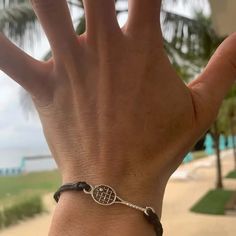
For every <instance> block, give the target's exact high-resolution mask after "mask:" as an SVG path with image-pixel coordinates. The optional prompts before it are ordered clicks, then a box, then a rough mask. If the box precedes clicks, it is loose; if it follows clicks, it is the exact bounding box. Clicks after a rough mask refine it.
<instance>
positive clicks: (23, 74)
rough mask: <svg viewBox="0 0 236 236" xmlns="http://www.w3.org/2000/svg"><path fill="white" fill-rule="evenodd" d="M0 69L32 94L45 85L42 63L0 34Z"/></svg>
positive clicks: (35, 93)
mask: <svg viewBox="0 0 236 236" xmlns="http://www.w3.org/2000/svg"><path fill="white" fill-rule="evenodd" d="M0 69H1V70H2V71H3V72H5V73H6V74H7V75H9V76H10V77H11V78H12V79H14V80H15V81H16V82H17V83H18V84H20V85H21V86H22V87H23V88H25V89H26V90H27V91H28V92H30V93H31V94H32V95H34V96H37V94H38V93H39V91H40V89H41V87H42V88H45V87H46V83H45V82H46V81H45V77H44V76H43V75H42V72H43V71H45V69H43V67H42V64H41V63H40V62H39V61H37V60H35V59H33V58H32V57H30V56H29V55H27V54H26V53H24V52H23V51H22V50H20V49H19V48H18V47H16V46H15V45H14V44H13V43H11V42H10V41H9V40H8V39H7V38H6V37H5V36H3V35H2V34H0Z"/></svg>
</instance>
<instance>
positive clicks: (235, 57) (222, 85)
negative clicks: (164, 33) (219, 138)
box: [188, 33, 236, 129]
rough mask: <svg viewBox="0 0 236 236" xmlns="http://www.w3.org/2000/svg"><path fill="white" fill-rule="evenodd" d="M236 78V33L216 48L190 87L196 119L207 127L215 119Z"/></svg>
mask: <svg viewBox="0 0 236 236" xmlns="http://www.w3.org/2000/svg"><path fill="white" fill-rule="evenodd" d="M235 79H236V33H235V34H233V35H231V36H229V37H228V38H227V39H226V40H225V41H224V42H223V43H222V44H221V45H220V46H219V48H218V49H217V50H216V52H215V54H214V55H213V56H212V58H211V60H210V61H209V63H208V65H207V67H206V68H205V70H204V71H203V72H202V74H201V75H200V76H199V77H198V78H197V79H196V80H194V81H192V82H191V83H190V84H189V85H188V87H189V89H190V92H191V94H192V98H193V105H194V107H195V115H196V121H198V122H200V123H201V124H202V125H203V126H205V129H207V128H208V127H209V125H210V124H211V123H212V122H213V121H214V119H215V118H216V115H217V113H218V110H219V108H220V105H221V103H222V101H223V99H224V97H225V96H226V94H227V93H228V91H229V89H230V88H231V87H232V85H233V84H234V82H235Z"/></svg>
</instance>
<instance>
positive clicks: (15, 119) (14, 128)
mask: <svg viewBox="0 0 236 236" xmlns="http://www.w3.org/2000/svg"><path fill="white" fill-rule="evenodd" d="M197 2H198V3H200V2H202V3H204V2H205V0H200V1H197ZM168 9H169V10H173V9H172V7H171V6H170V7H168ZM204 9H205V12H206V13H209V7H208V6H207V5H205V7H204ZM174 11H175V12H177V13H178V12H179V13H181V14H184V15H185V16H188V17H191V16H192V14H193V13H192V11H191V10H190V9H189V8H187V10H186V7H185V6H184V5H183V4H179V5H178V6H177V7H175V9H174ZM126 19H127V15H126V14H123V15H121V16H120V17H119V22H120V25H123V24H124V23H125V21H126ZM48 50H49V44H48V42H47V40H46V38H45V36H43V37H42V40H41V42H37V43H36V45H35V48H34V50H33V51H34V52H32V50H31V49H27V48H26V50H25V51H26V52H27V53H29V54H31V55H32V56H34V57H35V58H38V59H40V58H42V56H43V55H45V53H46V52H47V51H48ZM20 90H21V88H20V86H19V85H18V84H17V83H15V82H14V81H12V80H11V79H10V78H8V77H7V76H6V75H5V74H4V73H2V72H1V71H0V157H1V153H3V152H6V150H7V151H8V152H10V151H12V150H15V149H17V150H24V152H25V151H27V152H31V151H32V150H34V151H35V152H38V153H39V154H40V153H46V152H48V148H47V144H46V142H45V139H44V136H43V132H42V128H41V124H40V122H39V119H38V117H37V115H34V116H30V117H28V118H27V115H26V113H25V111H23V109H22V106H21V105H20Z"/></svg>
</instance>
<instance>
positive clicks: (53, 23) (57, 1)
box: [31, 0, 76, 55]
mask: <svg viewBox="0 0 236 236" xmlns="http://www.w3.org/2000/svg"><path fill="white" fill-rule="evenodd" d="M31 3H32V6H33V8H34V11H35V13H36V15H37V16H38V18H39V21H40V23H41V25H42V27H43V29H44V31H45V33H46V35H47V38H48V40H49V43H50V45H51V48H52V52H53V55H57V53H59V55H60V54H61V53H66V52H67V51H68V50H69V49H72V50H73V47H74V44H75V42H76V34H75V31H74V28H73V24H72V19H71V16H70V12H69V9H68V5H67V3H66V1H65V0H31Z"/></svg>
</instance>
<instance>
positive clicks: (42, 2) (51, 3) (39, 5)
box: [30, 0, 61, 11]
mask: <svg viewBox="0 0 236 236" xmlns="http://www.w3.org/2000/svg"><path fill="white" fill-rule="evenodd" d="M30 1H31V4H32V6H33V8H35V9H38V10H43V11H51V10H53V9H54V8H55V7H56V6H57V4H58V2H59V1H61V0H57V1H55V0H30Z"/></svg>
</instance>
